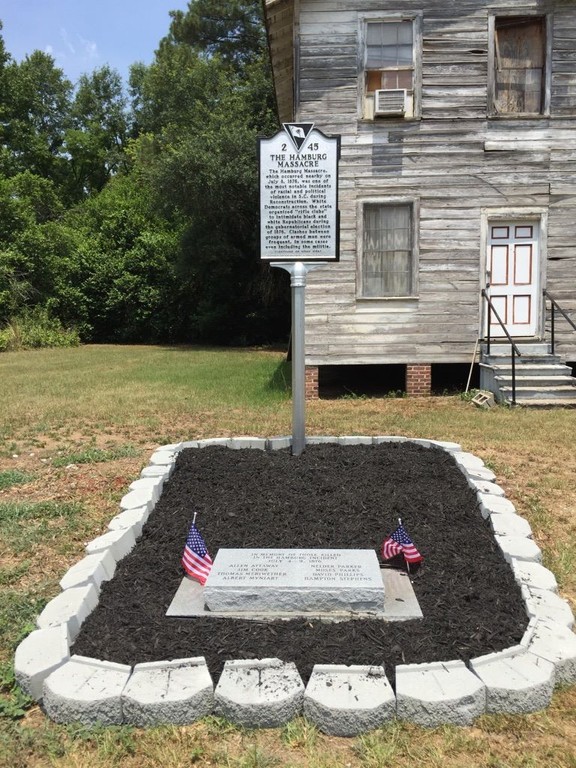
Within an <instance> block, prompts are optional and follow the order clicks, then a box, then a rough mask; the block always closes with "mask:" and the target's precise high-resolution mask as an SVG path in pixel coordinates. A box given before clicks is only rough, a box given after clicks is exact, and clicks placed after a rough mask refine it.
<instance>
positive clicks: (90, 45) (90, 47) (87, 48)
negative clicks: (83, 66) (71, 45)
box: [78, 35, 100, 60]
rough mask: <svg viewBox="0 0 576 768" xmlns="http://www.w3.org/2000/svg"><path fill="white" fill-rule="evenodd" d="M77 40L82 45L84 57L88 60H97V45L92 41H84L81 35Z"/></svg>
mask: <svg viewBox="0 0 576 768" xmlns="http://www.w3.org/2000/svg"><path fill="white" fill-rule="evenodd" d="M78 39H79V40H80V42H81V43H82V48H83V51H84V56H85V57H86V58H88V59H90V60H94V59H98V58H99V55H100V54H99V53H98V45H97V44H96V43H95V42H93V41H92V40H85V39H84V38H83V37H82V36H81V35H78Z"/></svg>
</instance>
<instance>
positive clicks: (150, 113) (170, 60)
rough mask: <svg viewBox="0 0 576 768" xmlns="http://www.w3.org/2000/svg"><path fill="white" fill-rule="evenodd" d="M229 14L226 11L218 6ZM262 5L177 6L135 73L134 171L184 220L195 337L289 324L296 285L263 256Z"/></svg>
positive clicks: (265, 98) (258, 333) (268, 122)
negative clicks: (137, 132)
mask: <svg viewBox="0 0 576 768" xmlns="http://www.w3.org/2000/svg"><path fill="white" fill-rule="evenodd" d="M224 10H225V11H226V13H224V12H223V13H220V11H224ZM259 14H260V8H259V5H258V4H257V3H241V2H236V0H232V1H231V2H225V3H223V2H213V0H197V1H196V2H194V3H191V4H190V6H189V10H188V12H186V13H177V14H173V18H174V21H173V23H172V26H171V31H170V35H169V36H168V37H167V38H165V39H164V40H163V41H162V44H161V46H160V48H159V50H158V52H157V56H156V59H155V61H154V63H153V64H152V65H151V66H150V67H149V68H147V69H146V70H143V69H142V68H141V67H140V68H138V69H137V70H136V71H133V80H132V85H133V87H134V88H135V92H136V95H137V104H138V109H139V115H138V118H137V119H138V122H139V124H140V125H141V127H142V129H143V130H146V131H147V133H146V134H145V135H142V136H141V137H140V139H139V140H138V141H137V142H136V143H135V145H134V147H133V151H134V157H135V162H136V170H137V172H138V173H139V174H140V175H141V176H142V177H143V178H144V179H145V180H146V183H147V184H149V186H150V188H151V189H153V190H155V192H156V194H157V195H158V204H159V205H161V206H162V207H163V210H164V211H165V212H166V213H167V214H168V213H169V212H170V211H177V212H178V213H179V214H181V215H183V216H184V217H185V219H186V221H187V227H186V231H185V234H184V237H183V240H182V249H181V254H180V258H179V264H178V268H179V272H180V274H181V275H182V276H183V278H184V279H186V281H187V283H188V284H189V285H190V286H191V288H192V290H193V294H194V306H193V310H192V312H191V315H190V334H191V337H192V338H195V339H200V340H209V341H216V342H218V343H239V342H240V343H241V342H254V341H265V340H268V339H270V337H271V335H275V334H278V333H282V332H283V331H285V330H286V326H287V321H288V311H287V302H288V298H289V293H288V292H287V291H286V290H285V288H286V285H285V281H284V280H283V279H282V277H281V276H274V275H270V270H269V267H268V266H263V265H261V263H260V262H259V258H258V227H257V225H258V194H257V192H258V190H257V183H258V179H257V157H256V137H257V135H258V134H259V133H269V132H274V131H275V130H276V129H277V122H276V118H275V114H274V107H273V105H274V99H273V90H272V83H271V77H270V71H269V66H268V57H267V50H266V48H265V45H264V40H265V38H264V35H263V28H262V23H261V20H260V16H259Z"/></svg>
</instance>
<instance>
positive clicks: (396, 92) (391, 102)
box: [374, 88, 406, 117]
mask: <svg viewBox="0 0 576 768" xmlns="http://www.w3.org/2000/svg"><path fill="white" fill-rule="evenodd" d="M405 112H406V89H404V88H393V89H390V88H389V89H386V90H382V91H376V92H375V94H374V116H375V117H378V116H382V115H403V114H404V113H405Z"/></svg>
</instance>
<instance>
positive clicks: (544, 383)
mask: <svg viewBox="0 0 576 768" xmlns="http://www.w3.org/2000/svg"><path fill="white" fill-rule="evenodd" d="M494 378H495V379H496V381H497V382H498V386H499V387H500V389H502V387H511V386H512V375H511V374H510V375H508V374H506V375H504V376H500V375H499V373H498V372H496V376H495V377H494ZM575 385H576V380H574V379H573V378H572V376H561V375H558V376H543V375H539V374H538V373H535V374H532V373H531V374H530V375H526V374H525V373H524V372H522V375H521V376H519V375H516V386H517V387H538V388H540V389H541V388H544V389H545V388H550V389H551V388H555V387H560V386H565V387H574V386H575Z"/></svg>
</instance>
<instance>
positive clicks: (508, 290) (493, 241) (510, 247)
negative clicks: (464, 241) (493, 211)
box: [487, 221, 540, 337]
mask: <svg viewBox="0 0 576 768" xmlns="http://www.w3.org/2000/svg"><path fill="white" fill-rule="evenodd" d="M488 230H489V231H488V258H487V266H488V283H489V284H490V290H489V295H490V298H491V300H492V304H493V305H494V308H495V310H496V312H497V313H498V314H499V315H500V319H501V320H502V322H503V323H504V325H505V326H506V329H507V331H508V333H509V334H510V335H511V336H535V335H536V330H537V326H538V316H539V309H540V301H539V299H540V290H539V273H540V252H539V251H540V249H539V242H540V225H539V222H537V221H498V222H494V221H491V222H489V223H488ZM490 323H491V328H490V334H491V335H492V336H496V337H498V336H504V335H505V334H504V331H503V330H502V327H501V326H500V323H499V322H498V321H497V320H496V318H495V317H494V314H492V317H491V319H490Z"/></svg>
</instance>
